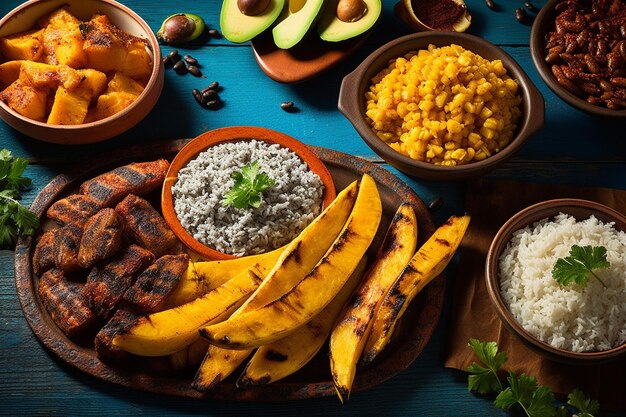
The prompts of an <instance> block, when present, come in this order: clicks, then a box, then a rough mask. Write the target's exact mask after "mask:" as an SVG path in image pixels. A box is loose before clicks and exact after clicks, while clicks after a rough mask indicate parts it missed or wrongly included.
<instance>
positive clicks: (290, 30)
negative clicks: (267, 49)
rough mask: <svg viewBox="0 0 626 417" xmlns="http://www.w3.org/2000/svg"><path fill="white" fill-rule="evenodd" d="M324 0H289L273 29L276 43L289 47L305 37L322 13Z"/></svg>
mask: <svg viewBox="0 0 626 417" xmlns="http://www.w3.org/2000/svg"><path fill="white" fill-rule="evenodd" d="M323 4H324V0H287V7H285V10H283V13H282V14H281V16H280V17H279V18H278V21H279V23H278V24H277V25H276V26H274V29H272V35H273V36H274V43H275V44H276V46H278V47H279V48H281V49H289V48H291V47H293V46H295V45H296V44H297V43H298V42H300V41H301V40H302V38H304V35H306V34H307V32H308V31H309V28H310V27H311V26H312V25H313V23H314V22H315V21H316V19H317V18H318V17H319V15H320V10H321V9H322V5H323Z"/></svg>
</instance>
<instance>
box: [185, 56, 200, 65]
mask: <svg viewBox="0 0 626 417" xmlns="http://www.w3.org/2000/svg"><path fill="white" fill-rule="evenodd" d="M183 59H184V60H185V62H186V63H187V64H189V65H195V66H196V67H197V66H198V60H197V59H196V58H194V57H192V56H191V55H185V56H184V57H183Z"/></svg>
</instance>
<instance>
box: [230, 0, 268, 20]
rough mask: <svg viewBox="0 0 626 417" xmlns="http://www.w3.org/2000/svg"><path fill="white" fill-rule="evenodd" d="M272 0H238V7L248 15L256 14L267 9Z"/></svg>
mask: <svg viewBox="0 0 626 417" xmlns="http://www.w3.org/2000/svg"><path fill="white" fill-rule="evenodd" d="M269 4H270V0H237V7H238V8H239V10H240V11H241V13H243V14H245V15H246V16H256V15H259V14H261V13H263V12H264V11H265V9H267V6H269Z"/></svg>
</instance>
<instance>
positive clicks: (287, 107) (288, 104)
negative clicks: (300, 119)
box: [280, 101, 295, 112]
mask: <svg viewBox="0 0 626 417" xmlns="http://www.w3.org/2000/svg"><path fill="white" fill-rule="evenodd" d="M280 108H281V109H283V110H284V111H286V112H292V111H294V110H295V105H294V104H293V101H285V102H284V103H280Z"/></svg>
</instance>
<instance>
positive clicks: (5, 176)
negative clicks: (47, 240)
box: [0, 149, 39, 249]
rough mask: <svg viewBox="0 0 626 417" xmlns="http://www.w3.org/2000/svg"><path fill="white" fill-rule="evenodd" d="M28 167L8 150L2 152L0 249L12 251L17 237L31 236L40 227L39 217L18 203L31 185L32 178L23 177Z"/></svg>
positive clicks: (25, 162)
mask: <svg viewBox="0 0 626 417" xmlns="http://www.w3.org/2000/svg"><path fill="white" fill-rule="evenodd" d="M27 165H28V162H27V161H26V160H25V159H23V158H13V155H12V154H11V152H10V151H9V150H8V149H2V150H0V249H12V248H13V246H14V245H15V239H16V237H17V235H19V234H25V235H30V234H32V233H33V232H34V231H35V229H37V227H38V226H39V218H38V217H37V215H36V214H35V213H33V212H31V211H30V210H28V209H27V208H26V207H24V206H23V205H21V204H20V202H19V201H18V200H19V198H20V195H21V192H22V191H24V190H26V189H28V188H29V187H30V185H31V180H30V178H26V177H23V174H24V170H25V169H26V166H27Z"/></svg>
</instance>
